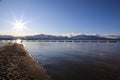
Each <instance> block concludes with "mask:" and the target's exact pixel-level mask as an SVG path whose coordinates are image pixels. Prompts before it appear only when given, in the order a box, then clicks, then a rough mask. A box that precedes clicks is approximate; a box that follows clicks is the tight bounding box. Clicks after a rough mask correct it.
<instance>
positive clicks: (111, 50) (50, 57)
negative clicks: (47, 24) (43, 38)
mask: <svg viewBox="0 0 120 80" xmlns="http://www.w3.org/2000/svg"><path fill="white" fill-rule="evenodd" d="M23 44H24V45H25V48H26V49H27V50H28V51H29V53H30V54H31V55H32V57H33V58H34V59H35V60H37V61H38V64H39V65H40V66H41V65H42V66H43V68H44V69H45V71H46V73H47V74H49V76H50V77H51V78H52V80H120V43H99V42H97V43H91V42H24V43H23Z"/></svg>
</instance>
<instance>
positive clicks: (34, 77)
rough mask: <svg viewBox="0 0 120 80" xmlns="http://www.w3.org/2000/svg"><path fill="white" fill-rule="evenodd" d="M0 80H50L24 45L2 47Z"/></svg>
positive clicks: (15, 44) (0, 49) (10, 44)
mask: <svg viewBox="0 0 120 80" xmlns="http://www.w3.org/2000/svg"><path fill="white" fill-rule="evenodd" d="M0 80H48V76H47V75H46V74H45V72H44V71H43V69H42V68H40V67H39V66H38V65H37V63H36V62H35V61H34V60H33V59H32V58H31V57H30V56H29V54H28V52H27V51H26V50H25V49H24V46H23V45H22V44H17V43H14V44H13V43H8V44H7V45H5V46H3V47H0Z"/></svg>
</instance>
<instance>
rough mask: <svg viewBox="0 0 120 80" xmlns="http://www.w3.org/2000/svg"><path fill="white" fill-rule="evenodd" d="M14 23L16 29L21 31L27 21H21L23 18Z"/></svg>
mask: <svg viewBox="0 0 120 80" xmlns="http://www.w3.org/2000/svg"><path fill="white" fill-rule="evenodd" d="M12 24H13V27H14V29H15V30H17V31H19V32H20V31H23V29H24V28H25V23H24V22H23V21H21V20H20V21H18V20H16V21H15V22H14V23H12Z"/></svg>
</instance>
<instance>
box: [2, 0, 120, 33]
mask: <svg viewBox="0 0 120 80" xmlns="http://www.w3.org/2000/svg"><path fill="white" fill-rule="evenodd" d="M15 18H16V19H17V20H20V19H22V20H23V22H27V21H28V23H27V24H25V26H26V28H25V29H24V30H22V32H21V34H19V33H20V32H19V31H18V32H17V33H15V32H16V31H15V30H14V29H12V28H13V25H11V24H10V22H15ZM23 33H24V34H25V35H29V34H41V33H45V34H56V35H60V34H67V33H83V34H120V0H1V1H0V34H11V35H22V34H23Z"/></svg>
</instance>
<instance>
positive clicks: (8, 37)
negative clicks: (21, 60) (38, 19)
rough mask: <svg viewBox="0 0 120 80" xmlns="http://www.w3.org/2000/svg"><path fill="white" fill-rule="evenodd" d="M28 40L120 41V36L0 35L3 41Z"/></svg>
mask: <svg viewBox="0 0 120 80" xmlns="http://www.w3.org/2000/svg"><path fill="white" fill-rule="evenodd" d="M18 38H19V39H26V40H120V35H105V36H102V35H83V34H81V35H74V36H54V35H46V34H39V35H32V36H24V37H23V36H19V37H18V36H11V35H0V39H1V40H13V39H18Z"/></svg>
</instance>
